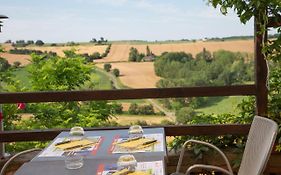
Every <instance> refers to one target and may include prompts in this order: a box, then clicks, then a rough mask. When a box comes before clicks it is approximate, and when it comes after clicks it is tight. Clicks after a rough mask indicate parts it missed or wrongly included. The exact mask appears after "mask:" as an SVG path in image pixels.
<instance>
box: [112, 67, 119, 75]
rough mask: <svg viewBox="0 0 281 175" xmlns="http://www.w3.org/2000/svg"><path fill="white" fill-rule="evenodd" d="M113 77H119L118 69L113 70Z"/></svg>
mask: <svg viewBox="0 0 281 175" xmlns="http://www.w3.org/2000/svg"><path fill="white" fill-rule="evenodd" d="M112 72H113V75H115V77H119V75H120V71H119V69H113V71H112Z"/></svg>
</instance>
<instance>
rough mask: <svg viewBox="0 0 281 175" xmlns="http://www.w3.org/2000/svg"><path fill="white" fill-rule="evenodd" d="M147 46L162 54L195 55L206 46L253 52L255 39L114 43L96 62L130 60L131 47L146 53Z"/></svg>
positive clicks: (215, 48) (213, 48)
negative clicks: (184, 53)
mask: <svg viewBox="0 0 281 175" xmlns="http://www.w3.org/2000/svg"><path fill="white" fill-rule="evenodd" d="M146 46H149V48H150V50H151V51H152V52H153V53H154V54H156V55H161V54H162V53H163V52H180V51H183V52H187V53H191V54H192V55H193V56H195V55H196V54H197V53H199V52H202V50H203V48H206V49H207V50H208V51H210V52H214V51H218V50H221V49H224V50H229V51H234V52H247V53H253V50H254V41H253V40H234V41H213V42H203V41H197V42H188V43H167V44H157V43H155V44H113V45H112V46H111V50H110V53H109V54H108V56H107V57H106V58H104V59H101V60H96V61H95V62H120V61H128V57H129V52H130V48H131V47H135V48H137V50H138V51H139V52H142V53H145V52H146Z"/></svg>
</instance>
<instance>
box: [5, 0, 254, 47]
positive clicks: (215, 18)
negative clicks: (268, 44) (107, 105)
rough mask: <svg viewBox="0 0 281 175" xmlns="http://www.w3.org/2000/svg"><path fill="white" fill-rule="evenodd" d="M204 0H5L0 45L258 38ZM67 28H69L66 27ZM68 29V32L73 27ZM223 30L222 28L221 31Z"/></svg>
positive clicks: (232, 15)
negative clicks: (30, 41) (34, 41)
mask: <svg viewBox="0 0 281 175" xmlns="http://www.w3.org/2000/svg"><path fill="white" fill-rule="evenodd" d="M206 3H207V2H206V1H204V0H201V1H198V0H189V1H188V2H180V1H179V0H177V1H170V0H162V1H160V0H71V1H69V0H61V1H58V2H57V1H55V0H50V1H48V2H46V1H40V2H39V1H36V0H28V1H24V2H22V1H20V0H4V1H3V2H1V7H0V11H1V13H3V15H6V16H8V17H9V19H7V20H5V21H4V22H3V24H4V26H3V28H2V33H0V42H1V43H3V42H5V41H6V40H12V41H15V40H39V39H40V40H42V41H44V42H46V43H66V42H70V41H74V42H89V41H90V40H91V39H92V38H96V39H99V38H100V37H104V38H105V39H107V40H109V41H120V40H123V41H132V40H141V41H156V40H157V41H169V40H176V41H177V40H182V39H188V40H193V39H195V40H198V39H203V38H216V37H219V38H222V37H230V36H249V35H253V33H254V26H253V20H251V21H250V22H249V23H248V24H246V25H244V24H242V23H241V22H240V20H239V18H238V17H237V15H236V14H235V13H234V12H229V13H228V14H227V15H226V16H224V15H222V14H221V13H220V10H219V9H215V8H213V7H212V6H208V5H207V4H206ZM66 26H67V27H66ZM68 26H69V27H68ZM222 26H223V27H222Z"/></svg>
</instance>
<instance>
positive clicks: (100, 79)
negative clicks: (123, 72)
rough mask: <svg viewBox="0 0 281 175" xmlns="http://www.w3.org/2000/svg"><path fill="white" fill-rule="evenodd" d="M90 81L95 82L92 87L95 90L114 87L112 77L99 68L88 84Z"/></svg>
mask: <svg viewBox="0 0 281 175" xmlns="http://www.w3.org/2000/svg"><path fill="white" fill-rule="evenodd" d="M90 83H92V84H93V86H92V88H93V89H95V90H108V89H112V88H113V87H112V83H111V80H110V78H109V77H108V76H107V75H106V74H104V73H103V72H102V71H100V70H99V69H97V68H96V69H95V71H94V72H93V73H92V74H91V80H90V82H87V83H86V84H90Z"/></svg>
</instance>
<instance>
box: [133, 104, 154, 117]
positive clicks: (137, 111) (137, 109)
mask: <svg viewBox="0 0 281 175" xmlns="http://www.w3.org/2000/svg"><path fill="white" fill-rule="evenodd" d="M128 112H129V114H133V115H153V114H155V112H154V108H153V106H152V105H151V104H148V105H141V106H139V105H137V104H136V103H132V104H131V105H130V107H129V110H128Z"/></svg>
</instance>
